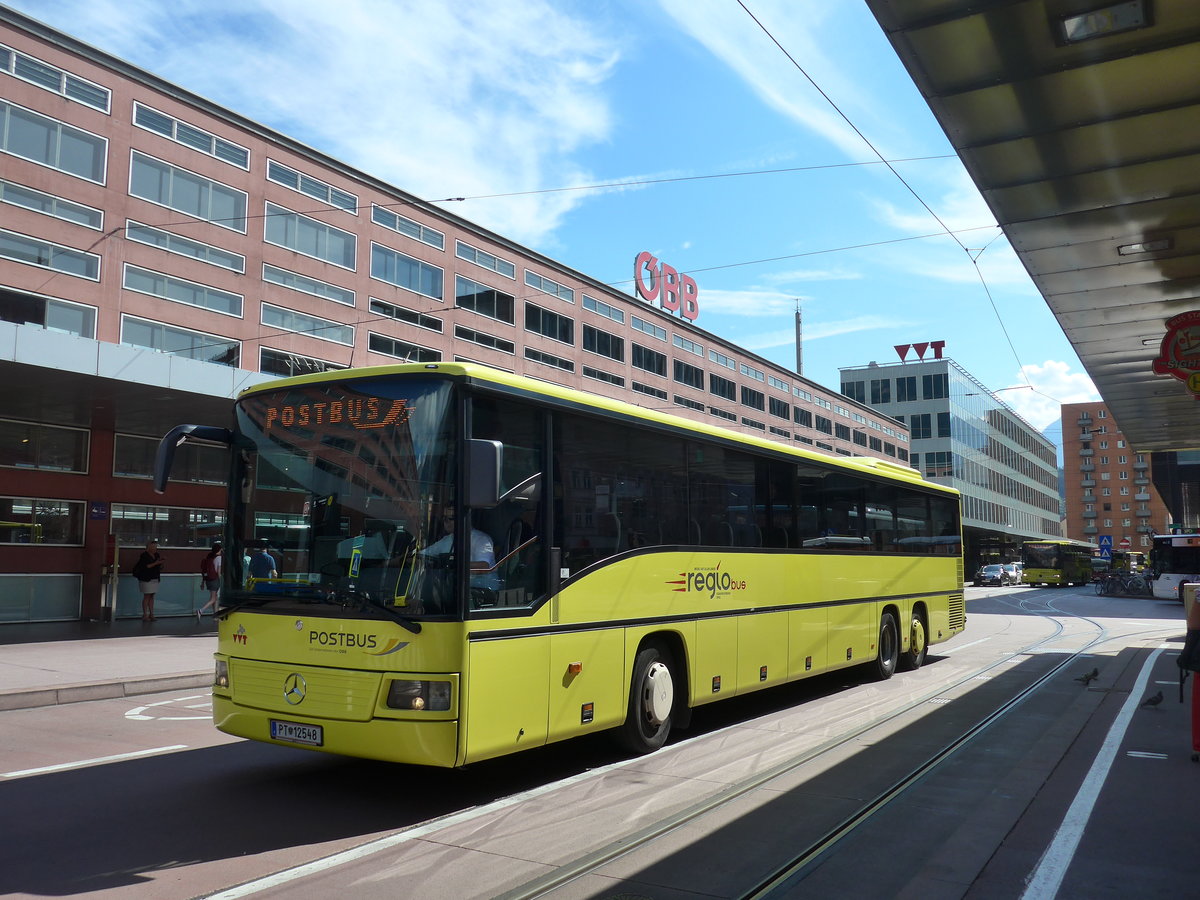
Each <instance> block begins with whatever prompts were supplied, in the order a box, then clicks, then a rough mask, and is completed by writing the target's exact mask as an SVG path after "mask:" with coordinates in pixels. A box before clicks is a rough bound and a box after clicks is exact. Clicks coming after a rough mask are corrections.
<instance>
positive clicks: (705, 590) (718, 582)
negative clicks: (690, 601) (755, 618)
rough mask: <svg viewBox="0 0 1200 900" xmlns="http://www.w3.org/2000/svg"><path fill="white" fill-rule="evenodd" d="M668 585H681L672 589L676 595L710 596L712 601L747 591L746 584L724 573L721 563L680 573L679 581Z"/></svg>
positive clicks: (669, 582) (670, 582)
mask: <svg viewBox="0 0 1200 900" xmlns="http://www.w3.org/2000/svg"><path fill="white" fill-rule="evenodd" d="M667 584H676V585H679V587H673V588H671V590H673V591H675V592H676V593H693V592H695V593H702V594H708V597H709V599H710V600H712V599H715V598H717V597H724V596H725V595H727V594H734V593H737V592H738V591H744V590H745V589H746V582H745V581H742V580H739V579H738V578H735V577H734V576H733V575H731V574H729V573H728V572H722V571H721V564H720V563H717V564H716V565H715V566H712V567H711V568H705V567H702V568H696V569H692V570H691V571H690V572H680V573H679V580H678V581H668V582H667Z"/></svg>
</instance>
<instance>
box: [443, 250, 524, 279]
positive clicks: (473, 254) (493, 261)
mask: <svg viewBox="0 0 1200 900" xmlns="http://www.w3.org/2000/svg"><path fill="white" fill-rule="evenodd" d="M454 252H455V255H456V256H457V257H458V258H459V259H465V260H466V261H467V262H470V263H474V264H475V265H477V266H482V267H483V268H485V269H491V270H492V271H493V272H496V273H498V274H500V275H503V276H504V277H505V278H512V279H516V277H517V267H516V266H515V265H513V264H512V263H510V262H509V261H508V260H506V259H501V258H500V257H498V256H495V255H493V254H491V253H488V252H487V251H486V250H480V249H479V248H478V247H472V246H471V245H470V244H468V243H465V242H463V241H456V242H455V245H454Z"/></svg>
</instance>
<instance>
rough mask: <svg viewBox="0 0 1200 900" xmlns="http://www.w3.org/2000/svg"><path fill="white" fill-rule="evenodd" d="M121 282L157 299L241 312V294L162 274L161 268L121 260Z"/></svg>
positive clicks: (223, 310)
mask: <svg viewBox="0 0 1200 900" xmlns="http://www.w3.org/2000/svg"><path fill="white" fill-rule="evenodd" d="M121 286H122V287H124V288H125V290H127V291H135V292H137V293H139V294H148V295H150V296H151V297H158V298H159V299H160V300H171V301H173V302H175V303H185V304H187V305H188V306H197V307H200V308H201V309H210V310H212V311H213V312H219V313H222V314H224V315H227V316H237V317H239V318H240V317H241V315H242V299H243V298H242V295H241V294H234V293H231V292H229V291H221V290H217V289H216V288H213V287H207V286H206V285H203V284H197V283H196V282H194V281H187V280H185V279H183V278H177V277H175V276H174V275H165V274H163V273H162V272H152V271H151V270H149V269H143V268H140V267H138V266H134V265H130V264H129V263H126V264H125V272H124V276H123V279H122V282H121Z"/></svg>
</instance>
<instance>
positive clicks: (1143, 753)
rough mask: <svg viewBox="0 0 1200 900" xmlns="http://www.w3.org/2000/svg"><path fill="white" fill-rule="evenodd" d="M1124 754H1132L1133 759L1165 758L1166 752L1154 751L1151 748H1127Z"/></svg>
mask: <svg viewBox="0 0 1200 900" xmlns="http://www.w3.org/2000/svg"><path fill="white" fill-rule="evenodd" d="M1125 755H1126V756H1132V757H1133V758H1134V759H1166V758H1167V754H1165V753H1156V752H1154V751H1152V750H1129V751H1127V752H1126V753H1125Z"/></svg>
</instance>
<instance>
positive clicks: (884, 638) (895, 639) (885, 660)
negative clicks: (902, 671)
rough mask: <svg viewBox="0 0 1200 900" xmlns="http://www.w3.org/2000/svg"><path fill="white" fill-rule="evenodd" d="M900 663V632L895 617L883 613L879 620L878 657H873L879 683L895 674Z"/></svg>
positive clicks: (888, 613)
mask: <svg viewBox="0 0 1200 900" xmlns="http://www.w3.org/2000/svg"><path fill="white" fill-rule="evenodd" d="M899 661H900V630H899V628H897V627H896V617H895V616H893V615H892V614H891V613H890V612H885V613H884V614H883V616H882V617H881V618H880V620H879V655H878V656H877V657H875V674H876V675H877V676H878V677H879V680H880V681H887V680H888V679H889V678H891V677H892V675H894V674H895V672H896V664H897V663H898V662H899Z"/></svg>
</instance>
